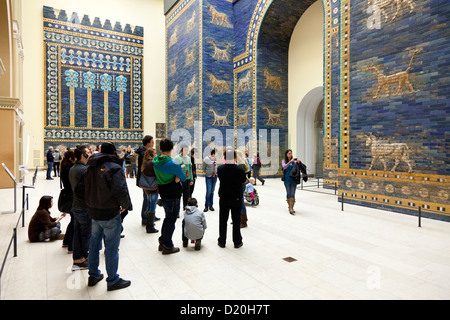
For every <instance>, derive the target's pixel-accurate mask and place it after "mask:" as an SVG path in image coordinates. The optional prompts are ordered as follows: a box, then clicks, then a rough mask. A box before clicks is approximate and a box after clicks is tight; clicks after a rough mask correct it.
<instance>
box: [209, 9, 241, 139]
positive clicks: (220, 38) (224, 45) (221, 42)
mask: <svg viewBox="0 0 450 320" xmlns="http://www.w3.org/2000/svg"><path fill="white" fill-rule="evenodd" d="M233 23H234V21H233V7H232V3H231V2H229V1H223V0H204V1H203V39H202V40H203V92H202V94H203V102H202V108H203V117H202V122H203V132H204V131H205V130H208V129H210V128H213V129H217V130H220V131H221V132H222V135H223V140H222V143H218V144H219V145H220V144H222V145H227V144H230V143H231V142H232V141H233V140H231V141H226V130H227V129H228V130H230V129H231V130H233V129H234V118H235V113H234V78H233V47H234V38H233ZM211 78H213V80H211ZM215 81H219V82H215ZM218 83H220V84H218ZM210 109H212V110H214V112H212V111H210ZM216 115H217V116H219V117H220V116H222V117H223V116H226V118H225V121H220V122H219V121H216V120H218V119H217V118H216ZM205 138H206V136H205ZM207 140H208V139H204V141H203V148H205V147H206V146H207V145H208V143H209V141H207Z"/></svg>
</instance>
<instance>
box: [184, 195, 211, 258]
mask: <svg viewBox="0 0 450 320" xmlns="http://www.w3.org/2000/svg"><path fill="white" fill-rule="evenodd" d="M205 230H206V219H205V214H204V213H203V212H202V211H200V210H199V209H198V203H197V199H195V198H189V199H188V201H187V205H186V209H185V211H184V219H183V222H182V236H181V237H182V239H183V247H185V248H186V247H187V245H188V241H189V239H191V240H195V250H200V247H201V241H202V238H203V235H204V234H205Z"/></svg>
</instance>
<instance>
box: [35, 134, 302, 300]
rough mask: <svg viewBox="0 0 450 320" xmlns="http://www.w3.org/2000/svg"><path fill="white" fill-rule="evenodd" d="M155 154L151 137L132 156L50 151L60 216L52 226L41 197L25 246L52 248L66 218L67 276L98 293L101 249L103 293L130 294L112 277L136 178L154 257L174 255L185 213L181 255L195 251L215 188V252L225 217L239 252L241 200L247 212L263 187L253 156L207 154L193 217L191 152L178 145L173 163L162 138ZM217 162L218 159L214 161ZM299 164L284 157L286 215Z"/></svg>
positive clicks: (106, 148)
mask: <svg viewBox="0 0 450 320" xmlns="http://www.w3.org/2000/svg"><path fill="white" fill-rule="evenodd" d="M159 149H160V154H157V153H156V150H155V149H154V140H153V137H152V136H150V135H147V136H145V137H144V138H143V140H142V146H140V147H139V148H137V149H136V151H134V149H133V148H132V147H131V146H129V147H128V148H118V149H116V147H115V145H114V144H113V143H111V142H105V143H102V144H101V145H98V146H97V147H96V150H95V151H94V150H92V147H91V146H89V145H81V146H77V147H76V148H73V149H67V150H64V152H63V153H60V152H59V150H58V149H55V150H53V147H49V149H48V152H47V163H48V171H47V177H46V178H47V179H49V178H50V179H52V178H51V176H50V174H51V171H52V169H54V170H55V174H54V177H58V176H59V177H60V181H61V183H60V187H61V194H60V197H59V199H58V209H59V211H61V212H62V215H61V216H60V217H59V218H52V217H51V214H50V209H51V208H52V206H53V198H52V197H50V196H43V197H42V198H41V200H40V203H39V207H38V209H37V211H36V213H35V214H34V216H33V218H32V219H31V222H30V226H29V240H30V242H37V241H51V240H53V239H56V238H58V237H60V236H61V224H60V220H61V219H62V218H64V217H65V216H66V215H70V222H69V224H68V226H67V230H66V233H65V234H64V240H63V247H66V248H67V250H68V253H70V254H72V258H73V267H72V270H74V271H75V270H79V269H88V270H89V279H88V286H94V285H96V284H97V283H98V282H99V281H101V280H102V279H103V278H104V275H103V274H102V272H101V271H100V270H99V265H100V264H99V251H100V250H101V248H102V246H104V248H105V268H106V275H107V277H106V283H107V290H109V291H110V290H117V289H121V288H125V287H128V286H129V285H130V284H131V281H129V280H124V279H122V278H121V277H120V276H119V275H118V265H119V254H118V252H119V244H120V239H121V238H122V237H124V236H123V235H122V231H123V219H124V217H125V216H126V214H127V213H128V211H131V210H133V205H132V203H131V197H130V194H129V190H128V185H127V178H136V185H137V186H138V187H140V188H142V191H143V202H142V207H141V220H142V225H143V226H145V227H146V228H145V230H146V233H150V234H151V233H159V232H160V236H159V238H158V242H159V246H158V250H159V251H160V252H161V253H162V254H163V255H168V254H173V253H176V252H179V251H180V248H178V247H176V246H175V245H174V243H173V240H172V236H173V233H174V231H175V225H176V221H177V219H178V218H180V211H182V212H183V213H184V215H183V221H182V230H181V232H182V243H183V247H187V246H188V242H189V240H191V242H192V243H195V250H200V248H201V240H202V239H203V236H204V233H205V230H206V227H207V225H206V217H205V213H206V212H208V211H211V212H213V211H215V209H214V195H215V186H216V183H217V181H219V190H218V194H217V195H218V197H219V237H218V239H217V244H218V246H220V247H221V248H225V247H226V240H227V224H228V219H229V217H230V213H231V220H232V241H233V244H234V247H235V248H240V247H241V246H242V245H243V241H242V235H241V228H245V227H247V221H248V219H247V211H246V206H245V201H244V193H245V194H246V195H249V196H250V197H251V199H252V205H255V202H254V200H255V192H256V191H255V190H256V189H255V188H254V185H256V179H258V180H259V181H260V182H261V183H262V185H264V182H265V180H264V179H263V178H262V177H261V176H260V170H261V160H260V157H259V154H256V155H255V157H254V158H253V159H252V160H251V159H250V158H249V155H248V153H245V154H244V153H242V152H240V151H237V150H234V149H232V148H224V149H223V150H218V149H215V148H212V149H211V150H210V151H209V152H208V153H209V154H208V155H207V156H206V157H205V158H204V159H202V164H201V165H202V166H201V168H202V171H203V174H204V177H205V185H206V194H205V201H204V209H203V211H201V210H199V209H198V206H199V202H198V201H197V199H196V198H194V197H193V192H194V188H195V185H196V182H197V165H196V163H195V159H196V157H197V150H196V149H194V148H192V149H190V147H189V146H188V145H187V144H183V145H180V146H179V149H180V150H179V153H178V154H176V155H173V153H172V152H173V150H174V144H173V142H172V141H171V140H170V139H167V138H166V139H162V140H161V141H160V144H159ZM218 154H220V155H221V156H220V159H219V158H218ZM222 155H223V156H222ZM56 163H58V165H56ZM59 163H61V165H60V166H59ZM300 164H301V162H300V161H298V160H297V159H296V158H293V156H292V151H291V150H287V151H286V154H285V158H284V159H283V163H282V166H283V180H284V185H285V187H286V199H287V202H288V207H289V212H290V213H291V214H293V213H294V212H295V211H294V210H293V206H294V203H295V186H296V184H298V183H299V181H298V176H295V175H294V174H297V172H298V171H299V170H297V169H299V168H297V167H300ZM252 169H253V176H252ZM302 169H304V168H302ZM294 172H295V173H294ZM144 182H145V183H144ZM181 201H182V202H181ZM181 204H182V206H181ZM157 205H159V206H161V207H162V208H163V209H164V217H163V218H162V219H163V221H162V225H161V230H160V231H159V230H158V229H156V228H155V222H157V221H158V220H161V219H160V218H158V217H156V206H157Z"/></svg>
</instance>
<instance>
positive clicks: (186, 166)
mask: <svg viewBox="0 0 450 320" xmlns="http://www.w3.org/2000/svg"><path fill="white" fill-rule="evenodd" d="M174 160H175V161H176V162H178V163H179V164H180V166H181V170H183V172H184V174H185V175H186V179H188V180H190V181H194V175H193V174H192V162H191V158H190V157H189V156H182V155H177V156H176V157H175V158H174Z"/></svg>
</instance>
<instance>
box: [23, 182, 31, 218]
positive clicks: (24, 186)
mask: <svg viewBox="0 0 450 320" xmlns="http://www.w3.org/2000/svg"><path fill="white" fill-rule="evenodd" d="M26 188H31V189H34V186H27V185H22V227H25V203H26V204H27V206H28V195H27V197H26V198H25V189H26Z"/></svg>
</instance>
